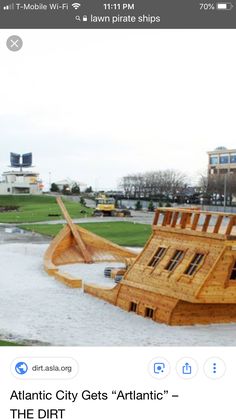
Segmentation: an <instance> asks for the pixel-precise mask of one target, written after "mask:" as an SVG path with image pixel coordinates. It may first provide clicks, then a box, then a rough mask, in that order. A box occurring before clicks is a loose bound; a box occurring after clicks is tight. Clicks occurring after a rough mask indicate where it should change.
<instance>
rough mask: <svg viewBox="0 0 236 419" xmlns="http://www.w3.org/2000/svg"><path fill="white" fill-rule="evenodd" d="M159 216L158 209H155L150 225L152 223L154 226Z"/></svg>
mask: <svg viewBox="0 0 236 419" xmlns="http://www.w3.org/2000/svg"><path fill="white" fill-rule="evenodd" d="M159 217H160V211H159V210H156V212H155V215H154V220H153V223H152V225H154V226H155V225H157V223H158V220H159Z"/></svg>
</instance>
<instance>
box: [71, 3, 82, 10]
mask: <svg viewBox="0 0 236 419" xmlns="http://www.w3.org/2000/svg"><path fill="white" fill-rule="evenodd" d="M71 6H72V7H74V9H75V10H77V9H78V8H79V7H80V6H81V4H80V3H72V5H71Z"/></svg>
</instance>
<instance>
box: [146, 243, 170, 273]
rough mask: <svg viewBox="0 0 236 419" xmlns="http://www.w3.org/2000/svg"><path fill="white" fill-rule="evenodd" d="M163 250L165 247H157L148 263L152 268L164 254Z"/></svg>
mask: <svg viewBox="0 0 236 419" xmlns="http://www.w3.org/2000/svg"><path fill="white" fill-rule="evenodd" d="M165 251H166V247H158V249H157V251H156V253H155V255H154V256H153V257H152V259H151V260H150V262H149V263H148V266H151V267H152V268H154V267H155V266H156V265H157V264H158V263H159V262H160V260H161V259H162V257H163V256H164V254H165Z"/></svg>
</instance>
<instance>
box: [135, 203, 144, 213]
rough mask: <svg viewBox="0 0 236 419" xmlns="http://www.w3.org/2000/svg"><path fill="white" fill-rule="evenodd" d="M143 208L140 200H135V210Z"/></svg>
mask: <svg viewBox="0 0 236 419" xmlns="http://www.w3.org/2000/svg"><path fill="white" fill-rule="evenodd" d="M142 208H143V206H142V204H141V202H140V201H137V202H136V204H135V209H136V211H140V210H141V209H142Z"/></svg>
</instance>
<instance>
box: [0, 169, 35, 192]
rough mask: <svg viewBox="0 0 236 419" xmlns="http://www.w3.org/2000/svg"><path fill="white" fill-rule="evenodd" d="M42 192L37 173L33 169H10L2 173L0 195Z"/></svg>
mask: <svg viewBox="0 0 236 419" xmlns="http://www.w3.org/2000/svg"><path fill="white" fill-rule="evenodd" d="M42 192H43V184H42V181H41V180H40V179H39V174H38V173H36V172H33V171H24V172H23V171H22V170H10V171H8V172H4V173H3V174H2V180H1V181H0V195H14V194H16V195H17V194H32V195H38V194H41V193H42Z"/></svg>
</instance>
